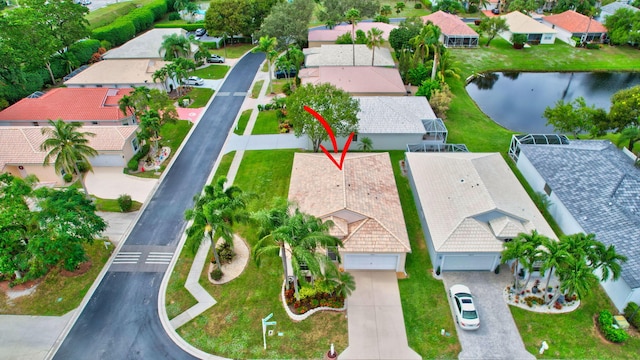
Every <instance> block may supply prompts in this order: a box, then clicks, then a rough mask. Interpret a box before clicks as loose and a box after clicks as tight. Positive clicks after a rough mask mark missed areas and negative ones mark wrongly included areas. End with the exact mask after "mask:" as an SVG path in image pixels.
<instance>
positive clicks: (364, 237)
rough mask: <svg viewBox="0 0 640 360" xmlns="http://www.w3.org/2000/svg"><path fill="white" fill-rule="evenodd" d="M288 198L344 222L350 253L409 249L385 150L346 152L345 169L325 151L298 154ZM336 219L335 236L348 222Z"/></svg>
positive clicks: (312, 211) (316, 213) (306, 209)
mask: <svg viewBox="0 0 640 360" xmlns="http://www.w3.org/2000/svg"><path fill="white" fill-rule="evenodd" d="M336 156H338V161H339V156H340V154H338V155H336ZM289 200H291V201H293V202H294V203H296V204H297V205H298V207H299V208H300V210H301V211H303V212H305V213H308V214H312V215H314V216H317V217H319V218H322V219H332V220H334V222H336V218H340V219H343V220H344V221H346V222H347V223H348V224H349V226H348V231H349V235H348V236H347V237H346V238H344V239H343V242H344V246H345V248H344V251H346V252H410V251H411V246H410V244H409V237H408V235H407V229H406V226H405V222H404V216H403V214H402V207H401V206H400V198H399V196H398V190H397V188H396V183H395V179H394V177H393V170H392V168H391V161H390V159H389V155H388V154H387V153H381V154H377V153H360V154H356V153H348V154H347V156H346V158H345V161H344V166H343V170H342V171H340V170H338V168H337V167H336V166H335V165H334V164H333V163H332V162H331V161H330V160H329V159H327V158H326V156H325V155H324V154H322V153H313V154H311V153H297V154H296V155H295V157H294V160H293V170H292V172H291V183H290V185H289ZM336 223H337V224H338V226H339V227H340V230H337V229H336V230H333V233H335V234H336V236H337V234H338V233H339V232H340V231H343V230H344V228H343V226H344V225H343V224H344V223H343V222H336Z"/></svg>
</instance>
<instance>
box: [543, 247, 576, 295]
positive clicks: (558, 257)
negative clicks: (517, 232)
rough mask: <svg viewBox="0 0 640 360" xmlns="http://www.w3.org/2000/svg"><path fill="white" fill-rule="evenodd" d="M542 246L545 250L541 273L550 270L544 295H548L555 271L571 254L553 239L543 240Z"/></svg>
mask: <svg viewBox="0 0 640 360" xmlns="http://www.w3.org/2000/svg"><path fill="white" fill-rule="evenodd" d="M542 246H543V249H541V251H540V260H541V261H542V266H541V267H540V272H541V273H544V272H545V271H547V270H549V273H548V274H547V283H546V285H545V287H544V293H545V295H546V293H547V289H548V288H549V282H550V281H551V275H553V271H554V270H555V268H557V267H558V266H561V265H562V264H563V263H564V261H565V259H566V258H567V257H568V256H569V253H567V251H566V250H565V249H564V247H563V246H562V244H561V243H560V242H559V241H557V240H554V239H551V238H545V239H543V241H542Z"/></svg>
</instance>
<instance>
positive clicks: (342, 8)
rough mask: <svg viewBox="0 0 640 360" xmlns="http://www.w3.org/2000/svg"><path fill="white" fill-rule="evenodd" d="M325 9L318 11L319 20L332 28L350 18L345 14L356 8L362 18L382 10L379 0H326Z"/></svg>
mask: <svg viewBox="0 0 640 360" xmlns="http://www.w3.org/2000/svg"><path fill="white" fill-rule="evenodd" d="M322 5H323V9H322V10H320V12H319V13H318V20H320V21H322V22H323V23H324V24H325V25H326V26H327V27H328V28H330V29H332V28H333V27H334V26H336V25H339V24H340V23H342V22H343V21H347V20H348V18H347V17H346V16H345V14H346V13H347V12H348V11H349V10H350V9H356V10H357V11H358V13H359V16H360V17H362V18H365V19H366V18H372V17H373V16H374V15H375V14H376V13H377V12H378V11H379V10H380V1H379V0H347V1H345V0H324V1H323V2H322Z"/></svg>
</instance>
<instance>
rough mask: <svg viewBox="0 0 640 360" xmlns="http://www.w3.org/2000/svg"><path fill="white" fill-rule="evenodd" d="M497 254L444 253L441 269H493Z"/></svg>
mask: <svg viewBox="0 0 640 360" xmlns="http://www.w3.org/2000/svg"><path fill="white" fill-rule="evenodd" d="M496 256H497V255H493V254H492V255H445V257H444V264H443V265H442V270H448V271H452V270H453V271H455V270H493V266H494V262H495V260H496Z"/></svg>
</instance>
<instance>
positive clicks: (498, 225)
mask: <svg viewBox="0 0 640 360" xmlns="http://www.w3.org/2000/svg"><path fill="white" fill-rule="evenodd" d="M406 158H407V165H408V167H409V169H410V172H411V177H412V180H413V183H414V184H415V187H416V190H417V194H416V195H417V197H418V198H419V201H420V204H421V208H422V211H423V212H424V217H425V219H426V221H427V226H428V228H429V233H430V235H431V239H432V242H433V247H434V249H435V250H436V251H438V252H500V251H502V247H503V242H502V241H501V240H498V239H497V238H498V237H500V235H501V234H502V235H512V234H513V233H514V231H515V230H517V229H525V230H527V232H529V231H530V230H533V229H537V230H538V232H540V233H541V234H543V235H546V236H549V237H552V238H556V236H555V234H554V232H553V230H552V229H551V227H550V226H549V225H548V224H547V222H546V221H545V220H544V218H543V217H542V214H541V213H540V212H539V211H538V209H537V208H536V206H535V204H534V203H533V201H532V200H531V199H530V198H529V195H528V194H527V193H526V191H525V190H524V189H523V188H522V186H521V185H520V183H519V182H518V179H517V178H516V177H515V175H514V174H513V173H512V172H511V170H510V169H509V167H508V166H507V164H506V162H505V161H504V159H503V158H502V156H501V155H500V154H498V153H407V154H406ZM505 218H507V219H505Z"/></svg>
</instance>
